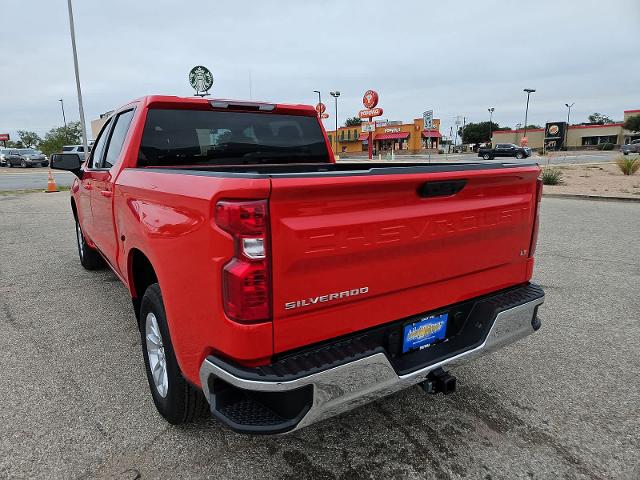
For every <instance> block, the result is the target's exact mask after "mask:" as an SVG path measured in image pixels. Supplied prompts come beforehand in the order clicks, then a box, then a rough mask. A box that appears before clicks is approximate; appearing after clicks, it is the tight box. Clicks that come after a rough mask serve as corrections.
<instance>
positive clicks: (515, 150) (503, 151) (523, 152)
mask: <svg viewBox="0 0 640 480" xmlns="http://www.w3.org/2000/svg"><path fill="white" fill-rule="evenodd" d="M478 156H479V157H482V158H484V159H485V160H492V159H494V158H496V157H515V158H517V159H522V158H528V157H530V156H531V149H530V148H529V147H518V146H517V145H514V144H513V143H498V144H497V145H496V148H479V149H478Z"/></svg>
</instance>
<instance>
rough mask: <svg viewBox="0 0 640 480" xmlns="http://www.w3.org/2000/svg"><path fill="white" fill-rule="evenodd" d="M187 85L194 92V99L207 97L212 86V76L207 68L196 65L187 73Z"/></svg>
mask: <svg viewBox="0 0 640 480" xmlns="http://www.w3.org/2000/svg"><path fill="white" fill-rule="evenodd" d="M189 83H190V84H191V86H192V87H193V89H194V90H195V91H196V93H195V95H196V97H204V96H206V95H209V89H210V88H211V87H212V86H213V75H212V74H211V72H210V71H209V69H208V68H207V67H203V66H202V65H196V66H195V67H193V68H192V69H191V71H190V72H189Z"/></svg>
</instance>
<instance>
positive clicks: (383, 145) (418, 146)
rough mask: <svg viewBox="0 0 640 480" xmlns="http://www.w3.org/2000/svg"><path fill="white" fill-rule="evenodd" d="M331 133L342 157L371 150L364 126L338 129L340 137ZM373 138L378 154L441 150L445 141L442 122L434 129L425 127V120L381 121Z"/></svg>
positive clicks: (434, 126) (331, 138)
mask: <svg viewBox="0 0 640 480" xmlns="http://www.w3.org/2000/svg"><path fill="white" fill-rule="evenodd" d="M327 134H328V135H329V141H330V142H331V146H332V147H333V150H334V152H338V154H345V153H346V154H349V153H362V152H366V151H367V150H368V149H369V143H368V139H369V133H368V132H363V131H362V127H360V126H356V127H340V128H338V136H337V138H336V135H335V130H330V131H327ZM372 137H373V150H374V152H375V153H376V154H378V153H386V152H390V151H392V150H393V151H394V152H395V153H419V152H423V151H428V150H435V151H437V149H438V147H439V146H440V141H441V139H442V135H441V134H440V119H438V118H434V119H433V128H431V129H425V128H424V120H423V119H422V118H416V119H415V120H413V122H412V123H402V122H400V121H391V122H390V121H388V120H378V121H376V129H375V131H374V132H372ZM336 140H337V146H336Z"/></svg>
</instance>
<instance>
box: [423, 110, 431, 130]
mask: <svg viewBox="0 0 640 480" xmlns="http://www.w3.org/2000/svg"><path fill="white" fill-rule="evenodd" d="M422 118H423V120H424V128H425V130H431V129H432V128H433V110H427V111H426V112H423V113H422Z"/></svg>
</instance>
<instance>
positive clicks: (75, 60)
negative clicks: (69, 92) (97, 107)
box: [67, 0, 89, 152]
mask: <svg viewBox="0 0 640 480" xmlns="http://www.w3.org/2000/svg"><path fill="white" fill-rule="evenodd" d="M67 7H68V8H69V32H70V33H71V48H72V50H73V67H74V68H75V71H76V90H77V91H78V110H79V111H80V123H81V126H82V146H83V147H84V151H85V152H88V151H89V148H88V140H87V125H86V123H85V121H84V107H83V106H82V89H81V88H80V71H79V69H78V52H77V50H76V30H75V27H74V24H73V8H72V7H71V0H67Z"/></svg>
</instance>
